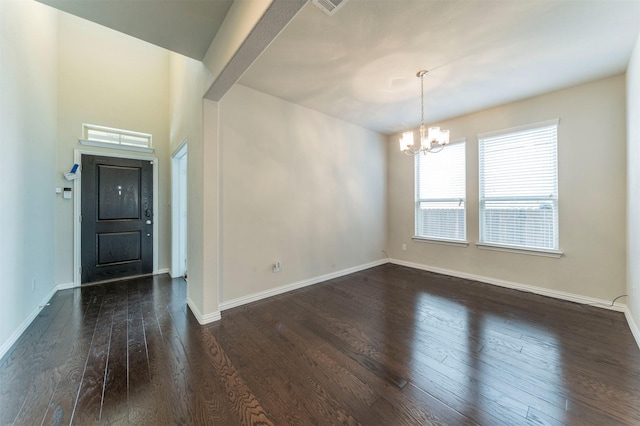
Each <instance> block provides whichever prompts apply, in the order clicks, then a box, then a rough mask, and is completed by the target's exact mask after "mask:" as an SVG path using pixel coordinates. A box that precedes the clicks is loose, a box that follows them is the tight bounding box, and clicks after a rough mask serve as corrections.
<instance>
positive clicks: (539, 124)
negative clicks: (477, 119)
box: [477, 118, 560, 147]
mask: <svg viewBox="0 0 640 426" xmlns="http://www.w3.org/2000/svg"><path fill="white" fill-rule="evenodd" d="M558 124H560V119H559V118H553V119H551V120H545V121H538V122H537V123H531V124H524V125H522V126H516V127H509V128H507V129H501V130H495V131H492V132H485V133H478V134H477V140H478V142H479V141H480V139H486V138H490V137H494V136H500V135H504V134H506V133H516V132H522V131H525V130H531V129H537V128H540V127H548V126H556V127H557V126H558ZM479 146H480V145H479V144H478V147H479Z"/></svg>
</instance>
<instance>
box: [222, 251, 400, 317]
mask: <svg viewBox="0 0 640 426" xmlns="http://www.w3.org/2000/svg"><path fill="white" fill-rule="evenodd" d="M385 263H389V261H388V260H387V259H382V260H377V261H375V262H370V263H365V264H363V265H358V266H354V267H352V268H347V269H343V270H341V271H336V272H332V273H330V274H326V275H321V276H319V277H315V278H309V279H306V280H302V281H298V282H294V283H291V284H286V285H283V286H280V287H276V288H272V289H270V290H265V291H261V292H259V293H253V294H250V295H248V296H243V297H238V298H236V299H231V300H228V301H226V302H222V303H220V311H226V310H227V309H231V308H235V307H238V306H242V305H246V304H247V303H251V302H257V301H258V300H262V299H266V298H267V297H271V296H277V295H278V294H282V293H286V292H288V291H292V290H297V289H299V288H303V287H307V286H310V285H313V284H318V283H321V282H323V281H328V280H332V279H334V278H339V277H342V276H344V275H349V274H353V273H354V272H359V271H363V270H365V269H369V268H373V267H374V266H380V265H384V264H385Z"/></svg>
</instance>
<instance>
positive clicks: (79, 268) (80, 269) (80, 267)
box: [78, 266, 82, 275]
mask: <svg viewBox="0 0 640 426" xmlns="http://www.w3.org/2000/svg"><path fill="white" fill-rule="evenodd" d="M78 272H80V275H82V266H78Z"/></svg>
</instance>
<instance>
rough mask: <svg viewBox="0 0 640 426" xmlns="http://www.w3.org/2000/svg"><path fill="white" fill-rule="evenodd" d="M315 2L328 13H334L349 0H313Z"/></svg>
mask: <svg viewBox="0 0 640 426" xmlns="http://www.w3.org/2000/svg"><path fill="white" fill-rule="evenodd" d="M313 2H314V3H315V4H316V6H318V7H319V8H320V9H322V11H323V12H324V13H326V14H327V15H330V16H331V15H333V14H334V13H336V10H338V9H340V8H341V7H342V5H343V4H345V3H346V2H347V0H313Z"/></svg>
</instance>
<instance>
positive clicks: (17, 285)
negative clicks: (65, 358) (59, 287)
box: [0, 1, 62, 357]
mask: <svg viewBox="0 0 640 426" xmlns="http://www.w3.org/2000/svg"><path fill="white" fill-rule="evenodd" d="M57 27H58V23H57V14H56V12H55V11H54V10H53V9H51V8H49V7H48V6H44V5H42V4H39V3H36V2H31V1H0V37H1V38H0V45H1V48H0V64H2V72H0V140H2V155H0V173H1V176H2V185H0V199H1V200H2V203H1V206H2V207H1V208H0V224H2V228H1V229H2V230H1V231H0V271H2V284H0V288H1V289H2V297H0V357H1V356H2V355H3V354H4V352H5V351H6V350H7V349H8V346H9V343H11V342H12V341H13V340H14V338H16V337H17V336H18V334H19V332H20V331H22V328H23V327H24V326H25V325H26V324H27V321H28V320H29V319H31V318H33V316H34V315H35V314H36V313H37V312H38V310H39V309H38V306H39V305H40V304H41V303H42V302H44V301H46V298H47V297H48V295H50V294H52V291H53V290H54V288H55V286H56V282H55V281H54V279H55V263H54V259H55V238H56V228H55V207H56V204H58V203H61V202H62V200H61V199H60V196H56V194H55V187H56V182H57V179H56V177H57V175H56V170H55V160H54V159H55V156H56V142H57V123H56V119H57V111H58V98H57V96H58V86H57V73H56V70H57V61H58V58H57V53H58V46H57ZM34 280H35V289H33V288H32V286H33V283H34Z"/></svg>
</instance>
